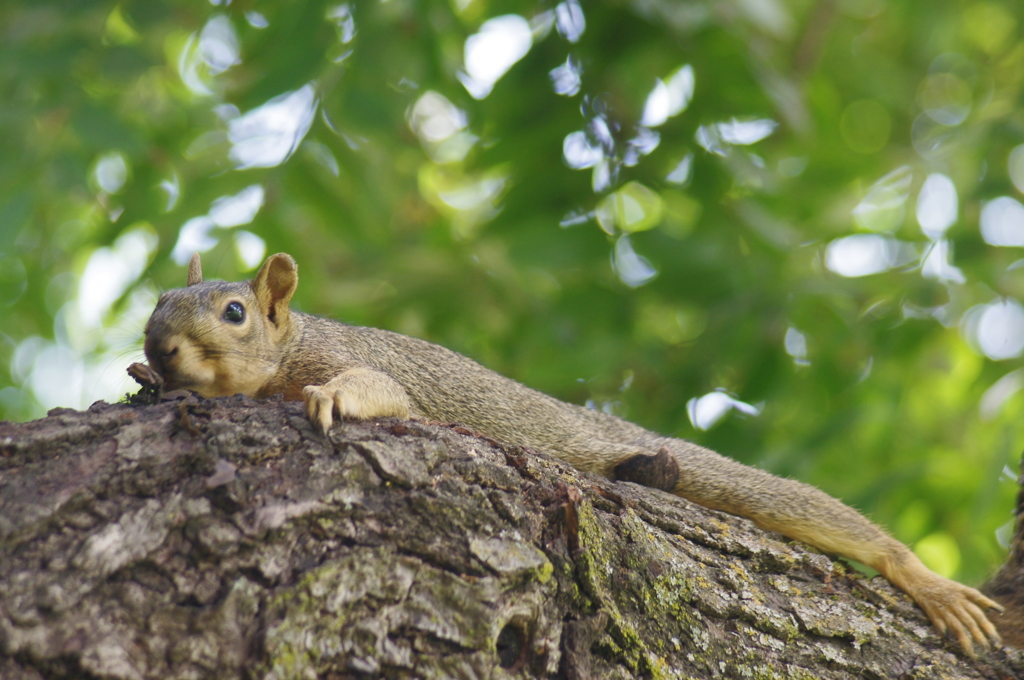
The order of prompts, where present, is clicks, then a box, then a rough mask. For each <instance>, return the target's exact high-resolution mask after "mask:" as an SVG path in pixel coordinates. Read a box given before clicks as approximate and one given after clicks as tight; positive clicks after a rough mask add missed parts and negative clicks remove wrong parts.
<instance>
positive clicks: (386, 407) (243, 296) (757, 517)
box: [145, 253, 1000, 654]
mask: <svg viewBox="0 0 1024 680" xmlns="http://www.w3.org/2000/svg"><path fill="white" fill-rule="evenodd" d="M297 285H298V273H297V267H296V265H295V262H294V260H293V259H292V258H291V257H290V256H288V255H285V254H283V253H281V254H277V255H273V256H271V257H270V258H268V259H267V261H266V262H265V263H264V265H263V267H262V268H261V269H260V271H259V272H258V273H257V275H256V278H255V279H254V280H253V281H251V282H243V283H226V282H219V281H212V282H203V281H202V272H201V269H200V265H199V257H198V255H195V256H193V259H192V262H191V263H190V266H189V275H188V286H187V287H185V288H180V289H175V290H171V291H168V292H166V293H164V294H163V295H162V296H161V298H160V301H159V302H158V304H157V307H156V309H155V310H154V312H153V314H152V316H151V317H150V320H149V322H148V324H147V326H146V341H145V351H146V357H147V359H148V361H149V364H150V367H151V368H152V369H153V370H155V371H156V372H157V373H158V374H159V375H160V376H161V377H162V378H163V380H164V383H165V385H166V386H167V387H168V388H169V389H179V388H182V389H191V390H193V391H195V392H198V393H199V394H200V395H202V396H205V397H214V396H227V395H233V394H237V393H242V394H246V395H249V396H252V397H257V398H261V397H269V396H272V395H275V394H282V395H284V398H285V399H289V400H295V401H300V400H301V401H304V402H305V404H306V409H307V413H308V414H309V417H310V420H311V421H313V423H314V424H316V425H319V426H320V427H321V428H322V429H323V430H324V431H325V432H326V431H327V430H328V429H329V428H330V426H331V424H332V423H333V421H334V418H335V416H338V417H342V418H354V419H368V418H374V417H381V416H398V417H403V418H421V419H431V420H441V421H457V422H461V423H463V424H464V425H466V426H468V427H471V428H473V429H475V430H478V431H480V432H483V433H486V434H487V435H489V436H491V437H494V438H496V439H501V440H505V441H509V442H515V443H518V444H523V445H526V446H528V447H531V448H534V449H537V450H540V451H544V452H546V453H548V454H551V455H553V456H555V457H557V458H559V459H561V460H564V461H566V462H567V463H569V464H571V465H573V466H574V467H576V468H577V469H579V470H583V471H586V472H592V473H596V474H599V475H603V476H605V477H609V478H612V479H614V478H615V477H616V474H615V472H616V469H617V466H620V465H621V464H623V463H624V462H627V461H630V460H632V459H636V458H637V457H653V456H655V455H656V454H658V455H664V454H665V453H667V456H668V458H669V459H670V461H671V464H672V472H673V474H672V476H671V477H670V478H669V479H670V481H669V486H667V487H666V490H670V491H672V492H673V493H675V494H677V495H679V496H682V497H684V498H687V499H689V500H691V501H694V502H696V503H699V504H700V505H703V506H705V507H709V508H712V509H716V510H723V511H726V512H730V513H733V514H737V515H741V516H743V517H747V518H750V519H752V520H753V521H754V522H755V523H757V524H758V525H759V526H761V527H763V528H765V529H769V530H772V531H777V532H779V533H781V534H784V535H785V536H788V537H790V538H794V539H797V540H800V541H804V542H806V543H809V544H811V545H813V546H815V547H817V548H820V549H822V550H825V551H827V552H832V553H838V554H840V555H843V556H846V557H850V558H852V559H855V560H858V561H860V562H862V563H864V564H867V565H869V566H871V567H873V568H874V569H876V570H878V571H879V572H880V573H881V574H882V575H883V576H885V577H886V578H888V579H889V580H890V581H891V582H892V583H893V584H895V585H896V586H898V587H899V588H901V589H903V590H904V591H906V592H907V593H908V594H909V595H910V596H911V597H913V598H914V600H915V601H916V602H917V603H918V604H919V605H920V606H921V608H922V609H923V610H924V611H925V613H926V614H927V615H928V616H929V618H930V619H931V620H932V622H933V623H934V624H935V625H936V627H938V628H939V630H940V631H942V632H943V633H946V632H951V633H952V634H954V635H955V636H956V637H957V638H958V640H959V641H960V644H961V645H962V647H963V648H964V649H965V650H966V651H967V652H968V653H970V654H973V644H974V643H976V644H979V645H980V646H982V647H984V648H988V647H989V646H990V645H991V644H992V643H995V644H998V643H999V636H998V633H997V632H996V630H995V628H994V627H993V626H992V623H991V622H990V621H989V620H988V618H987V617H986V616H985V614H984V610H985V609H990V608H991V609H999V608H1000V607H999V605H998V604H997V603H995V602H993V601H992V600H990V599H988V598H987V597H985V596H984V595H982V594H981V593H979V592H978V591H977V590H974V589H973V588H969V587H967V586H964V585H961V584H959V583H956V582H954V581H950V580H948V579H946V578H944V577H942V576H939V575H938V574H935V573H934V572H932V571H931V570H929V569H928V568H927V567H925V566H924V564H923V563H921V561H920V560H919V559H918V558H917V557H916V556H915V555H914V553H913V552H911V551H910V549H908V548H907V547H906V546H904V545H903V544H902V543H900V542H899V541H897V540H896V539H894V538H892V537H891V536H889V535H888V534H887V533H886V532H885V531H883V530H882V529H880V528H879V527H877V526H875V525H874V524H872V523H871V522H870V521H869V520H867V519H866V518H865V517H864V516H863V515H861V514H860V513H859V512H857V511H856V510H854V509H853V508H850V507H848V506H846V505H844V504H843V503H841V502H839V501H838V500H836V499H834V498H832V497H831V496H828V495H827V494H825V493H824V492H822V491H820V490H818V489H816V488H814V487H812V486H809V485H806V484H803V483H801V482H797V481H793V480H789V479H783V478H779V477H776V476H774V475H771V474H769V473H767V472H764V471H762V470H758V469H756V468H752V467H748V466H746V465H742V464H741V463H738V462H736V461H733V460H731V459H729V458H726V457H724V456H721V455H719V454H717V453H715V452H714V451H711V450H709V449H706V448H703V447H701V446H698V445H696V444H692V443H690V442H687V441H685V440H682V439H675V438H672V437H665V436H661V435H658V434H655V433H653V432H650V431H648V430H646V429H644V428H642V427H640V426H638V425H635V424H633V423H630V422H628V421H626V420H623V419H621V418H618V417H615V416H612V415H608V414H605V413H601V412H598V411H594V410H591V409H587V408H584V407H582V406H578V405H574V404H568V403H566V402H563V401H560V400H558V399H555V398H553V397H550V396H548V395H546V394H543V393H541V392H538V391H536V390H533V389H530V388H529V387H526V386H524V385H521V384H520V383H518V382H516V381H514V380H511V379H509V378H506V377H504V376H502V375H500V374H498V373H495V372H494V371H491V370H489V369H487V368H485V367H484V366H481V365H480V364H479V363H477V362H475V361H473V360H472V359H469V358H467V357H465V356H462V355H460V354H458V353H456V352H453V351H451V350H448V349H446V348H444V347H440V346H438V345H434V344H432V343H429V342H426V341H424V340H419V339H416V338H411V337H407V336H404V335H400V334H398V333H393V332H390V331H385V330H380V329H376V328H364V327H357V326H348V325H344V324H342V323H339V322H336V321H332V320H329V319H324V318H320V317H317V316H313V315H309V314H303V313H300V312H295V311H292V310H290V309H289V306H288V305H289V302H290V300H291V297H292V294H293V293H294V292H295V288H296V286H297ZM640 481H643V480H642V479H641V480H640Z"/></svg>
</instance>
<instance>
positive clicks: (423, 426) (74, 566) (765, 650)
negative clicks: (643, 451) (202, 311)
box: [0, 397, 1024, 680]
mask: <svg viewBox="0 0 1024 680" xmlns="http://www.w3.org/2000/svg"><path fill="white" fill-rule="evenodd" d="M0 677H3V678H5V679H11V680H28V679H30V678H31V679H33V680H35V679H38V678H81V677H86V678H130V679H135V678H159V679H160V680H169V679H171V678H218V679H227V678H258V679H260V680H263V679H267V680H271V679H274V680H284V679H285V678H336V679H340V678H363V677H388V678H392V677H393V678H494V679H499V678H508V677H557V678H569V679H574V678H646V677H658V678H662V677H664V678H774V677H779V678H808V679H809V678H816V679H832V678H836V679H838V678H953V677H955V678H993V679H995V678H1001V679H1005V678H1015V677H1024V657H1022V654H1021V652H1019V651H1016V650H1013V649H1005V650H1000V651H995V652H991V653H988V654H984V655H982V656H981V658H980V659H979V660H976V661H972V660H970V659H967V658H965V657H964V656H963V655H962V654H960V653H959V652H958V651H957V649H956V647H955V644H954V643H952V642H949V641H945V640H943V639H941V638H940V637H939V636H938V635H937V634H936V632H935V631H934V630H933V629H932V627H931V626H930V625H929V623H928V621H927V620H926V619H925V617H924V615H923V614H922V613H921V612H920V611H919V610H918V609H917V608H916V607H915V606H914V605H913V603H912V602H910V600H909V599H908V598H907V597H906V596H905V595H903V594H902V593H900V592H899V591H897V590H895V589H894V588H892V587H891V586H890V585H889V584H888V583H887V582H885V581H884V580H882V579H880V578H874V579H868V578H865V577H863V576H861V575H859V574H857V573H856V572H854V571H853V570H851V569H850V568H849V567H847V566H845V565H843V564H842V563H837V562H833V561H832V560H830V559H829V558H828V557H826V556H824V555H821V554H818V553H816V552H814V551H812V550H810V549H808V548H807V547H805V546H803V545H799V544H794V543H789V542H786V541H785V540H784V539H783V538H782V537H780V536H778V535H775V534H768V533H765V532H763V531H761V530H759V529H757V528H756V527H754V525H753V524H752V523H751V522H749V521H747V520H744V519H741V518H738V517H734V516H731V515H727V514H724V513H720V512H715V511H711V510H707V509H704V508H701V507H699V506H696V505H694V504H692V503H688V502H686V501H685V500H682V499H680V498H677V497H675V496H671V495H669V494H667V493H664V492H661V491H657V490H652V489H646V488H643V487H640V486H637V485H634V484H629V483H619V484H615V483H611V482H608V481H607V480H604V479H600V478H596V477H593V476H588V475H584V474H580V473H579V472H577V471H575V470H573V469H571V468H570V467H568V466H567V465H565V464H563V463H561V462H559V461H556V460H553V459H551V458H548V457H546V456H544V455H542V454H540V453H537V452H533V451H528V450H525V449H523V448H522V447H519V446H516V445H515V444H505V443H499V442H495V441H493V440H490V439H487V438H485V437H481V436H476V435H473V434H472V433H469V432H468V431H466V430H465V429H464V428H460V427H458V426H453V425H443V424H431V423H420V422H412V421H400V420H395V419H382V420H379V421H374V422H367V423H343V424H340V425H337V426H336V427H335V428H334V429H333V430H332V431H331V432H330V433H329V435H328V436H326V437H325V436H324V435H322V434H320V433H319V432H318V431H315V430H314V429H313V428H312V427H310V425H309V423H308V422H307V420H306V418H305V417H304V414H303V410H302V405H301V404H296V403H285V402H279V401H278V402H275V401H270V402H261V403H257V402H254V401H251V400H249V399H246V398H244V397H232V398H224V399H212V400H199V399H196V398H195V397H189V398H188V399H185V400H181V399H179V400H177V401H165V402H163V403H160V404H157V405H154V406H143V407H133V406H129V405H124V404H118V405H108V404H104V403H98V404H95V405H94V406H93V407H92V408H90V409H89V410H88V411H86V412H77V411H71V410H65V409H57V410H55V411H54V412H51V414H50V416H49V417H47V418H45V419H42V420H38V421H34V422H30V423H0Z"/></svg>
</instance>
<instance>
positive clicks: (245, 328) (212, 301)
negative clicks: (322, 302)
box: [145, 253, 299, 397]
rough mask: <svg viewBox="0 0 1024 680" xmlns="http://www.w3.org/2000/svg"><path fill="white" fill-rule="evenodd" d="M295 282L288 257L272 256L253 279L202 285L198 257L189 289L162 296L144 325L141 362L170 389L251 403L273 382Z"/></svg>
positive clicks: (294, 270)
mask: <svg viewBox="0 0 1024 680" xmlns="http://www.w3.org/2000/svg"><path fill="white" fill-rule="evenodd" d="M298 283H299V276H298V267H297V266H296V264H295V260H293V259H292V258H291V256H290V255H286V254H284V253H278V254H277V255H271V256H270V257H268V258H267V261H266V262H264V263H263V266H262V267H261V268H260V271H259V272H258V273H257V274H256V278H255V279H253V280H252V281H247V282H242V283H228V282H225V281H203V273H202V268H201V266H200V263H199V254H198V253H196V254H195V255H193V256H192V260H191V261H190V262H189V265H188V285H187V287H185V288H177V289H174V290H169V291H167V292H166V293H164V294H163V295H161V296H160V300H159V302H157V305H156V309H154V310H153V314H152V315H151V316H150V317H149V322H147V323H146V344H145V350H146V359H147V360H148V361H149V365H150V367H152V368H153V370H155V371H156V372H157V373H159V374H160V376H161V377H162V378H163V379H164V385H165V387H166V388H167V389H169V390H174V389H189V390H194V391H196V392H198V393H199V394H201V395H202V396H204V397H219V396H228V395H232V394H239V393H241V394H247V395H249V396H253V395H255V394H256V392H257V391H258V390H259V388H260V387H261V386H262V385H263V383H265V382H266V381H267V379H269V378H270V377H272V376H273V375H274V374H275V373H276V371H277V369H278V365H279V362H280V359H281V355H282V349H283V345H284V344H285V343H286V342H287V341H288V340H289V339H290V338H291V335H292V330H293V325H292V319H291V315H290V313H289V310H288V303H289V302H290V301H291V299H292V294H293V293H294V292H295V287H296V286H297V285H298Z"/></svg>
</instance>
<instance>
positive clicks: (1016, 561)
mask: <svg viewBox="0 0 1024 680" xmlns="http://www.w3.org/2000/svg"><path fill="white" fill-rule="evenodd" d="M1020 464H1021V476H1020V477H1018V478H1017V483H1018V484H1019V485H1020V487H1021V488H1020V492H1019V493H1018V494H1017V510H1016V512H1015V513H1014V515H1015V517H1016V518H1017V524H1016V526H1017V530H1016V532H1014V536H1013V540H1012V541H1011V542H1010V554H1009V556H1008V557H1007V558H1006V563H1005V564H1003V566H1002V567H1000V568H999V571H998V572H996V575H995V576H994V577H993V578H992V580H991V581H989V582H988V583H987V584H986V585H985V587H984V588H983V589H982V590H984V591H985V593H986V594H987V595H988V596H989V597H991V598H992V599H993V600H995V601H996V602H998V603H999V604H1001V605H1003V606H1004V607H1006V612H1005V613H1004V614H1003V615H1002V616H999V617H997V618H995V619H994V620H995V622H996V626H998V628H999V633H1000V635H1002V636H1003V640H1004V641H1005V642H1006V644H1008V645H1012V646H1014V647H1018V648H1020V649H1024V458H1022V459H1021V461H1020ZM1022 677H1024V675H1022Z"/></svg>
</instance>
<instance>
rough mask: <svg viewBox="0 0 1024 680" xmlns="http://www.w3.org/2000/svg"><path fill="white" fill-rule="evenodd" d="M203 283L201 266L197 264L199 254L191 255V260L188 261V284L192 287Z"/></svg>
mask: <svg viewBox="0 0 1024 680" xmlns="http://www.w3.org/2000/svg"><path fill="white" fill-rule="evenodd" d="M202 282H203V265H202V263H201V262H199V253H192V259H191V260H189V261H188V283H187V284H186V285H189V286H194V285H196V284H197V283H202Z"/></svg>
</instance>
